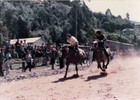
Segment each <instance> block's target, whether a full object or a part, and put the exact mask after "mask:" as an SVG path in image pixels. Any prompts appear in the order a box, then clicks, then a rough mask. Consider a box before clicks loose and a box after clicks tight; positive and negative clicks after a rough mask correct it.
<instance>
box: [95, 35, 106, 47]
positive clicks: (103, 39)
mask: <svg viewBox="0 0 140 100" xmlns="http://www.w3.org/2000/svg"><path fill="white" fill-rule="evenodd" d="M96 37H97V39H98V40H100V41H99V42H98V45H99V47H104V42H105V41H106V37H105V36H104V35H103V34H101V36H96Z"/></svg>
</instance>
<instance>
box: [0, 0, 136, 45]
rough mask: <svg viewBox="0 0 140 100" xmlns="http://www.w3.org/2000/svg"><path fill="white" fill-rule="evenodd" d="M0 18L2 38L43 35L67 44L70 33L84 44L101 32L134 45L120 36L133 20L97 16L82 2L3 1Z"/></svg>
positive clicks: (0, 4) (110, 37)
mask: <svg viewBox="0 0 140 100" xmlns="http://www.w3.org/2000/svg"><path fill="white" fill-rule="evenodd" d="M0 15H1V16H0V26H1V27H0V35H1V36H2V37H7V38H26V37H35V36H41V37H44V38H45V39H46V40H47V41H48V42H49V43H66V34H67V33H70V34H72V35H74V36H76V37H77V38H78V40H79V42H80V44H88V43H90V42H91V41H92V40H93V39H94V38H95V31H96V30H97V29H100V30H102V31H103V33H105V34H106V36H107V38H108V39H112V40H116V41H122V42H126V43H133V38H132V37H129V36H128V37H125V36H123V35H122V36H121V37H120V34H121V31H122V30H123V29H124V28H133V27H134V25H133V24H131V22H130V21H129V20H126V19H122V18H121V16H118V17H115V16H113V15H109V14H108V13H106V14H102V13H94V12H92V11H90V10H89V8H88V7H87V6H86V4H85V3H83V4H82V5H81V3H80V2H78V1H73V2H70V1H65V2H63V1H61V2H60V1H59V2H51V1H50V2H46V1H44V2H30V1H22V2H19V1H13V2H12V1H10V2H0ZM76 23H77V24H76ZM7 38H5V39H7ZM120 38H121V39H120ZM1 41H2V39H1Z"/></svg>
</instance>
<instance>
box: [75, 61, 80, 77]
mask: <svg viewBox="0 0 140 100" xmlns="http://www.w3.org/2000/svg"><path fill="white" fill-rule="evenodd" d="M75 70H76V74H77V76H79V75H78V66H77V64H76V66H75Z"/></svg>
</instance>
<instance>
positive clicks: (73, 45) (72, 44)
mask: <svg viewBox="0 0 140 100" xmlns="http://www.w3.org/2000/svg"><path fill="white" fill-rule="evenodd" d="M67 42H68V43H70V45H71V46H72V47H75V46H77V45H78V44H79V42H78V40H77V39H76V38H75V37H74V36H71V38H70V40H67Z"/></svg>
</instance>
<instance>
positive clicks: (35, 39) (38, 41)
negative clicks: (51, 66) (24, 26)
mask: <svg viewBox="0 0 140 100" xmlns="http://www.w3.org/2000/svg"><path fill="white" fill-rule="evenodd" d="M24 40H26V43H27V44H32V45H33V47H34V46H35V45H37V46H41V45H42V43H44V44H45V43H46V41H45V40H44V39H42V38H41V37H33V38H21V39H19V42H20V41H23V42H24ZM16 42H17V39H11V40H10V43H11V44H15V43H16Z"/></svg>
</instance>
